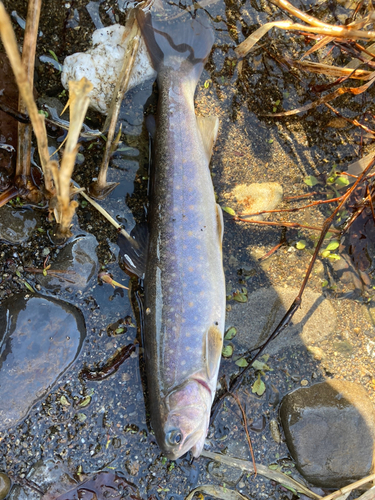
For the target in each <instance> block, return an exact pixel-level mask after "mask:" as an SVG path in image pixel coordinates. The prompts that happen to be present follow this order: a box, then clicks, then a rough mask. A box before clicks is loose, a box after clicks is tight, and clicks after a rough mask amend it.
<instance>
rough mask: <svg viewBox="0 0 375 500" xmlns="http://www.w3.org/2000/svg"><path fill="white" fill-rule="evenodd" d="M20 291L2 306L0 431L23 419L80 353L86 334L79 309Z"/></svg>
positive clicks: (0, 325)
mask: <svg viewBox="0 0 375 500" xmlns="http://www.w3.org/2000/svg"><path fill="white" fill-rule="evenodd" d="M26 297H27V296H25V295H17V296H15V297H10V298H8V299H6V300H4V301H3V303H2V304H1V306H0V430H4V429H8V428H9V427H12V426H14V425H16V424H17V423H18V422H20V421H21V420H22V419H23V418H24V417H25V416H26V415H27V413H28V411H29V410H30V408H31V407H32V406H33V405H34V404H35V403H36V402H37V401H38V400H39V399H41V398H42V397H43V396H45V395H46V394H47V392H48V390H49V389H51V387H52V386H53V385H54V384H55V382H56V380H58V378H59V377H60V376H61V375H62V374H63V373H64V372H65V371H66V370H67V369H68V367H69V366H71V364H72V363H73V362H74V360H75V359H76V357H77V356H78V354H79V352H80V349H81V347H82V342H83V339H84V337H85V335H86V328H85V321H84V318H83V316H82V313H81V312H80V311H79V309H77V308H76V307H74V306H72V305H70V304H68V303H66V302H62V301H59V300H56V299H52V298H49V297H43V296H42V295H38V294H34V295H32V296H30V297H29V298H26Z"/></svg>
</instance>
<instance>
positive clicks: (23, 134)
mask: <svg viewBox="0 0 375 500" xmlns="http://www.w3.org/2000/svg"><path fill="white" fill-rule="evenodd" d="M41 6H42V0H29V6H28V11H27V18H26V29H25V37H24V41H23V50H22V64H23V66H24V68H25V71H26V76H27V81H28V83H29V85H30V88H31V89H32V88H33V86H34V65H35V51H36V41H37V38H38V28H39V17H40V10H41ZM18 111H19V112H20V113H23V114H25V113H26V111H27V106H26V102H25V101H24V99H23V97H22V94H20V97H19V102H18ZM31 137H32V126H31V124H30V123H29V124H25V123H18V143H17V162H16V176H15V183H16V185H17V186H18V187H19V188H21V189H22V188H24V189H27V190H31V191H32V192H33V194H34V196H33V195H31V198H32V201H33V202H34V203H38V202H40V201H41V193H40V192H39V191H37V190H36V189H35V186H34V184H33V182H32V180H31ZM35 194H37V196H35ZM38 195H39V196H38Z"/></svg>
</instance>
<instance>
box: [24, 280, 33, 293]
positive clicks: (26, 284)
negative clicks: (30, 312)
mask: <svg viewBox="0 0 375 500" xmlns="http://www.w3.org/2000/svg"><path fill="white" fill-rule="evenodd" d="M22 283H23V284H24V285H25V287H26V288H27V289H28V290H29V292H31V293H35V290H34V288H33V287H32V286H31V285H30V284H29V283H28V282H27V281H26V280H22Z"/></svg>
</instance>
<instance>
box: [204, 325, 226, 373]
mask: <svg viewBox="0 0 375 500" xmlns="http://www.w3.org/2000/svg"><path fill="white" fill-rule="evenodd" d="M222 349H223V335H222V333H221V331H220V330H219V328H218V327H217V326H210V328H209V329H208V332H207V338H206V368H207V375H208V378H209V379H211V378H213V377H214V376H215V375H216V373H217V369H218V366H219V363H220V358H221V351H222Z"/></svg>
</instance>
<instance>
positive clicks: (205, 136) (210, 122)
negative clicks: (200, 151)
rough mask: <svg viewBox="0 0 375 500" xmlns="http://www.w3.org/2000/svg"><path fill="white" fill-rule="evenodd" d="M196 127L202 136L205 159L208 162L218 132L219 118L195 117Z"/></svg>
mask: <svg viewBox="0 0 375 500" xmlns="http://www.w3.org/2000/svg"><path fill="white" fill-rule="evenodd" d="M197 125H198V128H199V130H200V133H201V136H202V140H203V146H204V150H205V152H206V155H207V159H208V161H210V159H211V156H212V150H213V148H214V144H215V141H216V138H217V133H218V131H219V118H218V117H217V116H197Z"/></svg>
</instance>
